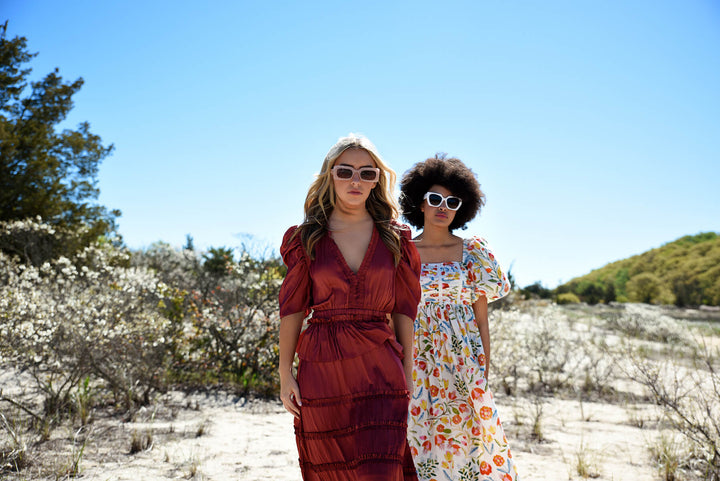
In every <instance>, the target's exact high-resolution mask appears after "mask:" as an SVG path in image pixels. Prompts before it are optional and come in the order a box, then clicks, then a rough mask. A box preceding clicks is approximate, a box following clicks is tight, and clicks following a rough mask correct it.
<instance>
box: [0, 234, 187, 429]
mask: <svg viewBox="0 0 720 481" xmlns="http://www.w3.org/2000/svg"><path fill="white" fill-rule="evenodd" d="M40 229H46V226H42V225H40ZM128 260H129V255H128V253H127V252H126V251H124V250H121V249H118V248H116V247H114V246H112V245H110V244H108V243H104V244H103V243H96V244H93V245H91V246H89V247H86V248H85V249H83V250H81V251H80V252H79V253H77V255H76V256H75V257H74V258H73V259H69V258H66V257H59V258H57V259H55V260H52V261H46V262H44V263H43V264H42V265H40V266H33V265H32V264H28V263H26V262H23V260H22V259H21V258H20V257H18V256H14V257H10V256H9V255H8V254H6V253H3V252H0V272H2V273H3V274H2V277H1V278H0V356H2V359H1V360H2V362H3V364H6V365H12V366H14V367H16V368H18V369H20V370H22V371H24V372H26V373H29V374H30V375H31V376H32V378H33V379H34V380H35V381H36V388H37V389H38V390H39V392H41V393H42V394H43V406H42V410H41V411H40V412H36V414H35V417H36V418H37V419H38V420H40V419H42V420H44V421H46V422H47V420H49V419H53V418H56V417H62V415H63V413H66V412H68V410H70V409H72V393H73V392H74V391H76V390H77V387H78V385H79V383H80V381H81V380H82V379H84V378H87V377H90V378H91V379H92V380H93V381H94V382H96V383H98V384H99V385H100V387H101V388H102V389H104V390H106V391H107V392H109V393H111V394H112V396H113V398H114V401H115V402H116V403H118V404H120V405H122V406H123V407H124V408H131V407H132V406H134V405H135V404H138V403H146V402H148V400H149V396H150V394H151V393H152V392H153V391H155V390H157V389H163V388H164V385H165V382H164V376H165V372H166V369H167V368H168V348H167V346H168V343H170V342H173V341H175V339H171V337H172V336H173V335H174V333H175V332H177V330H176V329H174V326H172V323H171V321H170V320H169V319H168V318H167V317H166V316H164V315H163V313H162V310H163V309H162V307H163V302H164V299H165V298H166V296H167V295H168V293H171V292H172V289H171V288H169V287H168V286H166V285H165V284H164V283H162V282H160V281H159V280H158V279H157V277H156V276H155V275H154V274H153V273H152V272H150V271H149V270H147V269H142V268H136V267H127V264H128ZM169 337H170V338H169ZM14 401H15V402H19V401H18V400H14ZM25 407H26V410H27V412H31V411H33V409H32V407H30V406H25Z"/></svg>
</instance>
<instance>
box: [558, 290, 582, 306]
mask: <svg viewBox="0 0 720 481" xmlns="http://www.w3.org/2000/svg"><path fill="white" fill-rule="evenodd" d="M556 302H557V303H558V304H578V303H580V298H579V297H578V296H576V295H575V294H573V293H572V292H565V293H563V294H559V295H558V296H557V301H556Z"/></svg>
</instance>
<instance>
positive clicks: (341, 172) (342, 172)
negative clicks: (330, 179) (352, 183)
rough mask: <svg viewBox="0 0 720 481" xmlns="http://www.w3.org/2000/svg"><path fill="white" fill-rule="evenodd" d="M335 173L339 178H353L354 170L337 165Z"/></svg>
mask: <svg viewBox="0 0 720 481" xmlns="http://www.w3.org/2000/svg"><path fill="white" fill-rule="evenodd" d="M335 175H336V176H337V178H338V179H343V180H346V179H352V176H353V171H352V169H348V168H345V167H335Z"/></svg>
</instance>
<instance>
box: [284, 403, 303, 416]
mask: <svg viewBox="0 0 720 481" xmlns="http://www.w3.org/2000/svg"><path fill="white" fill-rule="evenodd" d="M283 407H284V408H285V410H286V411H287V412H289V413H290V414H292V415H293V416H295V417H296V418H299V417H300V411H299V410H298V408H297V406H296V405H295V403H294V402H293V400H292V399H290V400H287V401H285V400H283Z"/></svg>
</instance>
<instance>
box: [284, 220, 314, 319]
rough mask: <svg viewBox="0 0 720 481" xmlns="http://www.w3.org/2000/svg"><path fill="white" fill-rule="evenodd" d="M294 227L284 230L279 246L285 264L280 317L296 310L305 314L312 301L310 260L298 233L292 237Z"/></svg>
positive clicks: (295, 227)
mask: <svg viewBox="0 0 720 481" xmlns="http://www.w3.org/2000/svg"><path fill="white" fill-rule="evenodd" d="M296 229H297V226H294V227H291V228H289V229H288V230H287V232H285V235H284V236H283V241H282V245H281V246H280V255H281V256H282V259H283V262H284V263H285V265H286V266H287V274H286V275H285V279H284V280H283V283H282V286H281V287H280V296H279V301H280V317H284V316H287V315H289V314H294V313H296V312H304V313H305V314H307V313H308V310H309V308H310V305H311V301H312V300H311V298H310V297H311V295H312V280H311V279H310V262H309V259H308V257H307V255H306V254H305V250H304V249H303V246H302V243H301V242H300V235H296V236H295V237H292V235H293V234H294V233H295V230H296ZM291 237H292V239H291Z"/></svg>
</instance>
